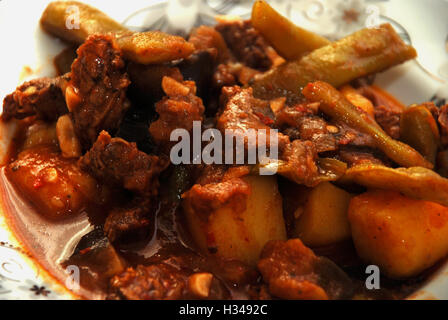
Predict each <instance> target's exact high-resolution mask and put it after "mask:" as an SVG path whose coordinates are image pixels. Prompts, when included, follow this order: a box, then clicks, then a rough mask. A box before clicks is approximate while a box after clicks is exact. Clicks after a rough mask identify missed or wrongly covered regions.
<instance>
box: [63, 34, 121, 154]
mask: <svg viewBox="0 0 448 320" xmlns="http://www.w3.org/2000/svg"><path fill="white" fill-rule="evenodd" d="M77 53H78V58H77V59H76V60H75V61H74V62H73V64H72V72H71V80H70V82H69V84H68V87H67V89H66V92H65V95H66V101H67V107H68V109H69V110H70V112H71V113H72V118H73V122H74V126H75V130H76V134H77V136H78V138H79V139H80V141H81V144H82V145H83V146H84V148H86V149H88V148H89V147H90V146H91V145H92V144H93V143H94V142H95V140H96V138H97V136H98V134H99V133H100V132H101V130H107V131H109V132H112V133H113V132H115V131H116V129H117V128H118V126H119V124H120V122H121V120H122V118H123V115H124V113H125V111H126V109H127V108H128V107H129V101H128V99H127V98H126V89H127V87H128V85H129V83H130V81H129V78H128V75H127V73H126V69H125V63H124V60H123V58H122V54H121V51H120V49H119V48H118V46H117V44H116V43H115V40H114V39H113V38H112V37H111V36H108V35H93V36H90V37H89V38H88V39H87V40H86V42H84V44H83V45H82V46H81V47H79V49H78V51H77Z"/></svg>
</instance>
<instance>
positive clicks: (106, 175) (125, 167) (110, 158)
mask: <svg viewBox="0 0 448 320" xmlns="http://www.w3.org/2000/svg"><path fill="white" fill-rule="evenodd" d="M79 164H80V166H81V168H82V169H83V170H86V171H87V172H89V173H90V174H92V175H93V176H94V177H95V178H97V179H98V180H99V181H101V182H102V183H105V184H112V185H116V186H121V187H123V188H125V189H127V190H130V191H133V192H135V193H137V194H140V195H147V196H151V195H156V194H157V191H158V190H157V189H158V187H159V179H158V178H159V174H160V172H162V171H163V170H164V169H165V168H166V167H167V164H168V163H167V161H166V160H164V159H161V158H159V157H158V156H154V155H148V154H146V153H144V152H142V151H139V150H138V149H137V146H136V144H135V143H133V142H127V141H125V140H123V139H121V138H111V136H110V135H109V134H108V133H107V132H106V131H102V132H101V133H100V135H99V137H98V139H97V141H96V142H95V143H94V145H93V146H92V148H91V149H90V150H89V151H88V152H87V153H86V154H85V155H84V156H83V157H82V158H81V159H80V160H79Z"/></svg>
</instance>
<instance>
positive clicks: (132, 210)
mask: <svg viewBox="0 0 448 320" xmlns="http://www.w3.org/2000/svg"><path fill="white" fill-rule="evenodd" d="M152 218H154V217H151V206H150V200H149V199H145V198H139V197H136V198H135V199H134V200H133V201H132V202H130V203H129V204H127V205H125V206H121V207H114V208H113V209H112V210H111V211H110V212H109V215H108V216H107V218H106V222H105V223H104V231H105V233H106V235H107V237H108V239H109V241H111V242H116V241H121V240H123V239H124V240H126V241H128V240H130V241H133V240H136V241H137V240H140V239H142V238H145V237H147V236H148V235H150V233H151V219H152ZM153 225H154V223H153Z"/></svg>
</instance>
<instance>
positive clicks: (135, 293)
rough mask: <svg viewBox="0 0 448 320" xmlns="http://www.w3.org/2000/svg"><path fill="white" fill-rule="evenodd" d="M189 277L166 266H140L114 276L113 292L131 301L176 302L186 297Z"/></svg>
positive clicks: (112, 282)
mask: <svg viewBox="0 0 448 320" xmlns="http://www.w3.org/2000/svg"><path fill="white" fill-rule="evenodd" d="M187 280H188V277H187V276H186V275H185V274H183V273H181V272H180V271H179V270H178V269H176V268H174V267H171V266H169V265H166V264H155V265H150V266H142V265H139V266H137V267H136V268H128V269H127V270H126V271H124V272H123V273H121V274H119V275H116V276H114V277H113V278H112V279H111V281H110V285H111V290H112V291H113V292H114V293H116V294H117V295H118V296H119V297H120V298H125V299H129V300H175V299H181V298H182V297H184V296H185V295H186V291H187Z"/></svg>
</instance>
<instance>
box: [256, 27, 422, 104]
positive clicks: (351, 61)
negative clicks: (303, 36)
mask: <svg viewBox="0 0 448 320" xmlns="http://www.w3.org/2000/svg"><path fill="white" fill-rule="evenodd" d="M415 57H416V51H415V49H414V48H413V47H411V46H408V45H406V44H405V43H404V42H403V41H402V40H401V39H400V37H399V36H398V34H397V33H396V32H395V31H394V29H393V28H392V26H391V25H390V24H383V25H381V26H379V27H377V28H367V29H362V30H360V31H358V32H355V33H354V34H352V35H350V36H348V37H346V38H343V39H341V40H339V41H336V42H334V43H331V44H328V45H326V46H324V47H322V48H319V49H316V50H314V51H313V52H311V53H310V54H308V55H306V56H304V57H303V58H301V59H300V60H296V61H290V62H287V63H285V64H283V65H280V66H279V67H277V68H274V69H272V70H270V71H268V72H267V73H265V74H263V75H262V76H261V77H259V78H257V79H255V80H254V82H253V83H252V84H251V86H252V87H253V89H254V95H255V96H256V97H258V98H263V99H272V98H276V97H280V96H287V97H288V100H289V101H297V100H300V98H301V93H300V92H301V90H302V89H303V88H304V87H305V86H306V85H307V84H308V83H309V82H312V81H316V80H321V81H325V82H328V83H330V84H331V85H333V86H335V87H339V86H341V85H343V84H346V83H348V82H350V81H352V80H354V79H356V78H359V77H364V76H367V75H369V74H372V73H376V72H380V71H383V70H385V69H387V68H390V67H392V66H394V65H396V64H399V63H402V62H404V61H406V60H409V59H413V58H415Z"/></svg>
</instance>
